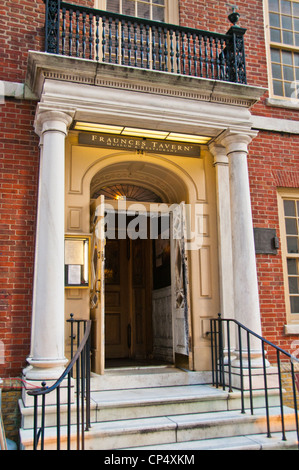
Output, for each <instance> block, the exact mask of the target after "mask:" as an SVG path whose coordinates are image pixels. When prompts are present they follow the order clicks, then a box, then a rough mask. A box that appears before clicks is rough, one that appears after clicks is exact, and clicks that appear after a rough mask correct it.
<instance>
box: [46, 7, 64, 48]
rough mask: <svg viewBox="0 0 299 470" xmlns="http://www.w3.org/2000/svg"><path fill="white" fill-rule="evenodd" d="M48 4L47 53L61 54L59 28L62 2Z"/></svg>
mask: <svg viewBox="0 0 299 470" xmlns="http://www.w3.org/2000/svg"><path fill="white" fill-rule="evenodd" d="M44 1H45V2H46V24H45V29H46V31H45V52H49V53H52V54H59V28H60V7H61V0H44Z"/></svg>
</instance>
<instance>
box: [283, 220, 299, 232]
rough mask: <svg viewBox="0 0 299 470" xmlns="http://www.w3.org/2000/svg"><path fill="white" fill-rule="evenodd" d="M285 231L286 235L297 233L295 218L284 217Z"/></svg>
mask: <svg viewBox="0 0 299 470" xmlns="http://www.w3.org/2000/svg"><path fill="white" fill-rule="evenodd" d="M286 232H287V235H297V234H298V229H297V220H296V219H286Z"/></svg>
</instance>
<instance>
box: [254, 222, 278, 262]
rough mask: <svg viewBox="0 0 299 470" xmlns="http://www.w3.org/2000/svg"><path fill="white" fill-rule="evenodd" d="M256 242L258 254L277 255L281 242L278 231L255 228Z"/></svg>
mask: <svg viewBox="0 0 299 470" xmlns="http://www.w3.org/2000/svg"><path fill="white" fill-rule="evenodd" d="M254 242H255V252H256V253H257V254H269V255H276V254H277V250H278V248H279V241H278V238H277V236H276V230H274V229H272V228H255V229H254Z"/></svg>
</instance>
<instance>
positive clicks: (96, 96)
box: [26, 52, 265, 138]
mask: <svg viewBox="0 0 299 470" xmlns="http://www.w3.org/2000/svg"><path fill="white" fill-rule="evenodd" d="M26 84H27V86H28V87H29V88H30V89H31V91H32V92H34V93H35V94H36V95H37V98H38V100H39V104H38V107H37V114H39V113H41V112H43V111H49V110H57V109H58V110H61V111H64V112H66V113H68V114H71V115H73V118H74V120H80V121H90V122H99V123H102V124H115V125H118V124H123V123H124V121H125V123H126V125H132V126H135V127H136V124H137V123H138V127H143V128H148V129H155V130H166V131H167V130H170V131H177V132H182V133H189V134H195V135H196V134H200V135H206V136H209V137H211V138H215V137H217V136H218V135H219V134H221V133H222V132H223V131H224V130H225V129H227V128H233V129H235V130H237V131H239V132H242V131H243V132H246V131H247V130H249V129H250V128H251V125H252V124H251V113H250V109H249V108H250V107H251V106H252V105H253V104H254V103H255V102H256V101H258V100H259V98H260V97H261V95H262V94H263V93H264V92H265V90H264V89H262V88H257V87H251V86H248V85H240V84H233V83H225V82H223V83H222V82H220V81H217V80H208V79H202V78H194V77H188V76H173V75H171V74H168V73H164V72H153V71H146V70H142V69H136V68H135V69H130V68H129V67H124V66H118V65H111V64H102V63H101V64H97V63H94V62H92V61H88V60H83V59H76V58H69V57H62V56H51V55H49V54H45V53H38V52H30V53H29V60H28V69H27V79H26Z"/></svg>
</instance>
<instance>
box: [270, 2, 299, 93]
mask: <svg viewBox="0 0 299 470" xmlns="http://www.w3.org/2000/svg"><path fill="white" fill-rule="evenodd" d="M268 21H269V23H268V26H269V43H270V63H271V71H270V73H271V77H272V80H271V91H272V93H271V94H272V96H275V97H283V98H285V99H291V98H292V99H298V98H299V86H298V84H299V0H292V1H289V0H268Z"/></svg>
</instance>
